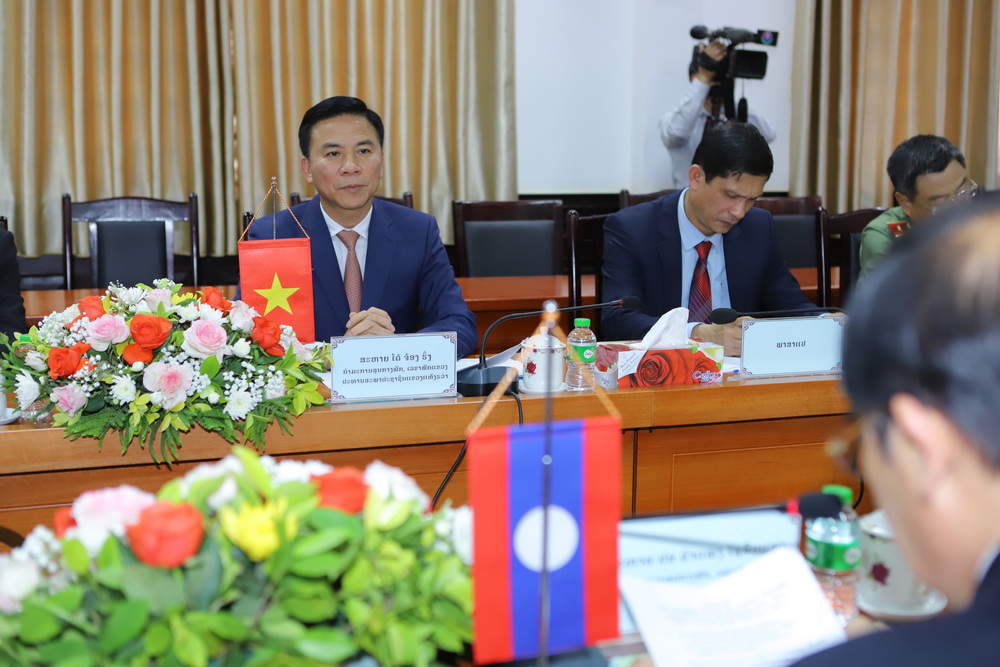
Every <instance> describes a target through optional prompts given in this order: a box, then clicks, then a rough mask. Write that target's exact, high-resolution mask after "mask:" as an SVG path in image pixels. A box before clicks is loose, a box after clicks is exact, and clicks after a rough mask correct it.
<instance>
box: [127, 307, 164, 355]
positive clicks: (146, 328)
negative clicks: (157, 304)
mask: <svg viewBox="0 0 1000 667" xmlns="http://www.w3.org/2000/svg"><path fill="white" fill-rule="evenodd" d="M128 330H129V333H131V334H132V340H133V341H135V344H136V345H138V346H139V347H142V348H145V349H147V350H155V349H156V348H158V347H160V346H161V345H163V343H165V342H166V340H167V338H168V337H169V336H170V322H169V321H168V320H167V319H166V318H163V317H157V316H156V315H148V314H146V313H139V314H138V315H136V316H135V317H133V318H132V321H131V322H129V324H128Z"/></svg>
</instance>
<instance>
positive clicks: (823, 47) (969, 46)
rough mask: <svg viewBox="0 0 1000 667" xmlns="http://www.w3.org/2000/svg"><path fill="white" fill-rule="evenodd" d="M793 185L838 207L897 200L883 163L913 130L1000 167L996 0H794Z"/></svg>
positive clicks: (992, 179) (992, 174)
mask: <svg viewBox="0 0 1000 667" xmlns="http://www.w3.org/2000/svg"><path fill="white" fill-rule="evenodd" d="M794 57H795V66H794V70H793V78H792V96H793V99H792V104H793V107H792V128H791V136H792V152H791V173H792V180H791V183H790V190H791V193H792V194H797V195H805V194H819V195H820V196H822V197H823V204H824V206H826V207H827V208H828V209H830V210H831V211H834V212H842V211H848V210H853V209H857V208H864V207H869V206H890V205H893V199H892V185H891V184H890V182H889V179H888V176H886V173H885V163H886V161H887V160H888V158H889V155H890V154H891V153H892V151H893V149H894V148H895V147H896V146H897V145H898V144H899V143H900V142H902V141H903V140H905V139H907V138H908V137H911V136H913V135H915V134H937V135H941V136H944V137H947V138H948V139H950V140H951V141H952V142H954V143H955V144H956V145H957V146H958V147H959V148H960V149H961V150H962V151H963V153H964V154H965V158H966V162H967V165H968V169H969V174H970V176H972V178H974V179H976V180H977V181H979V182H980V183H982V184H984V185H986V186H987V187H989V188H991V189H992V188H995V187H996V184H997V180H998V178H1000V175H998V153H1000V144H998V124H1000V117H998V112H1000V0H933V1H932V0H923V1H921V0H799V2H798V4H797V6H796V39H795V56H794Z"/></svg>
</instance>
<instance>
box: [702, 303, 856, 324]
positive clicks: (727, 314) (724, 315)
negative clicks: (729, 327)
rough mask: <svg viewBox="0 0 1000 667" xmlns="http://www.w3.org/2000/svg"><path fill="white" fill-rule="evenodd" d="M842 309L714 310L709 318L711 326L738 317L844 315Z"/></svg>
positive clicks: (728, 321) (731, 320)
mask: <svg viewBox="0 0 1000 667" xmlns="http://www.w3.org/2000/svg"><path fill="white" fill-rule="evenodd" d="M844 312H846V311H844V310H843V309H842V308H820V307H819V306H815V307H813V308H800V309H797V310H760V311H757V312H755V313H741V312H738V311H736V310H734V309H732V308H716V309H715V310H713V311H712V314H711V315H710V316H709V317H710V318H711V320H712V324H729V323H730V322H735V321H736V318H738V317H798V316H801V315H815V314H817V313H844Z"/></svg>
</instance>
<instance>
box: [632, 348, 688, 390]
mask: <svg viewBox="0 0 1000 667" xmlns="http://www.w3.org/2000/svg"><path fill="white" fill-rule="evenodd" d="M693 370H694V357H693V355H692V354H691V353H690V352H688V351H687V350H686V349H683V350H652V351H650V352H647V353H646V354H644V355H643V357H642V359H640V360H639V366H638V368H636V370H635V373H633V374H631V375H628V376H626V377H625V378H623V379H624V380H625V382H626V384H625V386H626V387H656V386H659V385H664V384H694V378H693V377H691V373H692V371H693Z"/></svg>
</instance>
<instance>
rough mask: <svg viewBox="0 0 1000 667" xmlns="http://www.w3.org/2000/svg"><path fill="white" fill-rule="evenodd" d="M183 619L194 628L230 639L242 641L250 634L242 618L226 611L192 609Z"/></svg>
mask: <svg viewBox="0 0 1000 667" xmlns="http://www.w3.org/2000/svg"><path fill="white" fill-rule="evenodd" d="M185 620H186V621H187V622H188V623H189V624H190V625H191V627H192V628H194V629H195V630H199V631H201V630H207V631H208V632H211V633H213V634H215V635H218V636H219V637H221V638H223V639H227V640H230V641H236V642H239V641H243V640H244V639H246V638H247V637H248V636H249V634H250V630H249V628H247V624H246V623H245V622H244V621H243V620H242V619H240V618H239V617H237V616H234V615H233V614H230V613H229V612H226V611H218V612H212V613H209V612H200V611H194V612H191V613H189V614H187V615H186V616H185Z"/></svg>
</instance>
